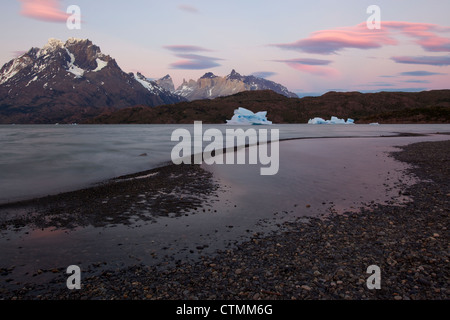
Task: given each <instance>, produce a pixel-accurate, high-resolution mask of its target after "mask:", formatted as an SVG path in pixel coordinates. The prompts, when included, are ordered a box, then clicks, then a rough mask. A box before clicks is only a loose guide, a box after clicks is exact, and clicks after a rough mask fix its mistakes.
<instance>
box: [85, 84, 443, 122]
mask: <svg viewBox="0 0 450 320" xmlns="http://www.w3.org/2000/svg"><path fill="white" fill-rule="evenodd" d="M238 107H244V108H247V109H249V110H252V111H253V112H258V111H267V112H268V116H267V117H268V119H269V120H270V121H273V122H274V123H307V122H308V120H309V119H310V118H314V117H322V118H330V117H331V116H336V117H339V118H345V119H346V118H352V119H354V120H355V122H356V123H370V122H380V123H450V90H433V91H423V92H379V93H359V92H328V93H326V94H324V95H322V96H320V97H304V98H287V97H285V96H283V95H280V94H277V93H275V92H273V91H270V90H263V91H245V92H241V93H238V94H235V95H232V96H228V97H221V98H216V99H213V100H197V101H192V102H181V103H177V104H173V105H164V106H157V107H153V108H150V107H145V106H137V107H132V108H125V109H121V110H118V111H115V112H105V113H103V114H102V115H100V116H98V117H95V118H92V119H91V120H89V121H86V123H91V124H119V123H120V124H133V123H134V124H144V123H148V124H156V123H193V121H203V122H204V123H225V122H226V120H227V119H231V117H232V115H233V112H234V110H235V109H237V108H238Z"/></svg>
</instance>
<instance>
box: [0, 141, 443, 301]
mask: <svg viewBox="0 0 450 320" xmlns="http://www.w3.org/2000/svg"><path fill="white" fill-rule="evenodd" d="M401 148H402V150H401V151H399V152H395V153H392V156H393V157H394V158H396V159H397V160H400V161H403V162H406V163H409V164H411V165H413V166H412V168H411V169H408V174H411V175H416V176H417V177H418V178H419V179H420V180H421V182H420V183H418V184H415V185H413V186H409V187H406V186H405V189H404V190H403V191H402V192H403V194H405V195H409V196H410V197H411V198H412V199H413V201H411V202H410V203H408V204H405V205H403V206H390V205H374V206H372V207H371V208H366V209H362V211H361V212H360V213H347V214H342V215H332V216H328V217H326V218H323V219H319V218H308V219H304V218H303V219H299V220H298V221H295V222H289V223H284V224H283V225H282V226H281V227H280V229H279V230H278V231H276V232H274V233H272V234H270V235H262V234H258V233H255V234H253V236H252V238H251V239H250V240H249V241H246V242H244V243H241V244H239V245H238V246H237V248H235V249H230V250H222V251H219V252H217V253H216V254H214V255H211V256H202V257H201V259H200V261H198V262H184V263H183V262H179V263H177V264H176V265H175V266H170V267H167V268H161V267H160V266H159V267H157V266H145V265H136V266H134V267H130V268H125V269H118V270H104V271H102V272H101V273H100V274H96V275H86V276H85V277H83V279H82V283H83V287H82V289H81V290H73V291H70V290H68V289H67V288H65V286H64V287H63V286H61V285H60V288H61V289H59V290H51V291H48V290H45V288H44V287H42V286H39V285H26V286H24V287H23V288H21V289H18V290H15V291H14V292H0V293H1V297H2V298H3V299H7V300H10V299H12V300H16V299H69V300H70V299H73V300H78V299H82V300H84V299H87V300H90V299H107V300H109V299H119V300H123V299H138V300H142V299H151V300H172V299H173V300H180V299H182V300H197V299H200V300H203V299H206V300H213V299H214V300H216V299H217V300H229V299H237V300H241V299H242V300H259V299H262V300H265V299H270V300H274V299H282V300H317V299H327V300H328V299H330V300H341V299H349V300H355V299H358V300H359V299H389V300H391V299H393V300H421V299H427V300H446V299H449V296H450V291H449V288H448V284H449V280H450V279H449V277H450V272H449V271H450V270H449V230H448V228H449V221H450V220H449V213H450V212H449V208H450V140H448V141H442V142H423V143H415V144H412V145H408V146H405V147H401ZM371 265H376V266H378V267H379V268H380V270H381V289H379V290H375V289H373V290H369V289H368V288H367V284H366V283H367V279H368V278H369V276H370V275H371V274H368V273H367V272H366V271H367V268H368V267H369V266H371ZM2 271H3V272H6V270H2ZM65 279H66V278H65V275H63V274H62V275H61V276H60V277H57V278H56V279H54V280H52V282H53V285H54V287H55V286H56V285H55V284H57V283H63V284H65Z"/></svg>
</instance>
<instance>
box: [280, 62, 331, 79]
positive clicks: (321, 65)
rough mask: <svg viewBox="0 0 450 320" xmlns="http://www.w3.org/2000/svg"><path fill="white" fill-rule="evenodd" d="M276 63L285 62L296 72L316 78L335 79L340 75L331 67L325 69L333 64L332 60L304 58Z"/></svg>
mask: <svg viewBox="0 0 450 320" xmlns="http://www.w3.org/2000/svg"><path fill="white" fill-rule="evenodd" d="M274 61H275V62H283V63H285V64H286V65H288V66H289V67H291V68H293V69H295V70H298V71H301V72H306V73H309V74H312V75H316V76H321V77H334V76H337V75H339V72H338V71H337V70H336V69H334V68H331V67H325V66H327V65H329V64H330V63H331V62H332V61H331V60H322V59H310V58H303V59H288V60H274Z"/></svg>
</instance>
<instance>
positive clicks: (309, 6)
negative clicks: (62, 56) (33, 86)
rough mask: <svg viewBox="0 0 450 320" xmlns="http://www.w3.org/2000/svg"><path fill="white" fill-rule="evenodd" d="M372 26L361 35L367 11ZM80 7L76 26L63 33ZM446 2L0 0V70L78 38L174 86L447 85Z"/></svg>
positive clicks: (317, 88) (449, 4)
mask: <svg viewBox="0 0 450 320" xmlns="http://www.w3.org/2000/svg"><path fill="white" fill-rule="evenodd" d="M374 4H375V5H377V6H378V7H379V8H380V12H381V28H380V29H369V28H368V27H367V20H368V18H369V17H370V16H371V14H370V13H367V8H368V7H369V6H370V5H374ZM70 5H77V6H78V7H79V8H80V9H81V18H82V23H81V29H80V30H70V29H68V28H67V26H66V20H67V17H68V15H67V13H66V11H67V8H68V7H69V6H70ZM449 12H450V1H448V0H427V1H422V0H421V1H416V0H390V1H384V0H378V1H374V0H371V1H365V0H343V1H334V0H315V1H299V0H295V1H294V0H278V1H266V0H239V1H237V0H228V1H216V0H185V1H183V0H181V1H176V0H165V1H161V0H158V1H153V0H128V1H116V0H69V1H65V0H5V1H2V3H1V11H0V25H1V28H2V33H1V36H0V37H1V43H2V46H1V49H0V64H1V65H3V64H4V63H6V62H8V61H9V60H10V59H12V58H14V57H16V56H17V55H20V54H21V53H22V52H24V51H27V50H28V49H30V48H31V47H42V46H43V45H44V44H45V43H46V42H47V40H48V39H49V38H57V39H60V40H67V39H68V38H69V37H76V38H88V39H90V40H92V41H93V42H94V43H95V44H96V45H98V46H100V48H101V49H102V52H103V53H105V54H109V55H110V56H112V57H113V58H115V59H116V60H117V62H118V64H119V65H120V66H121V67H122V69H123V70H124V71H126V72H136V71H139V72H141V73H143V74H144V75H145V76H147V77H149V78H160V77H163V76H164V75H166V74H170V75H171V76H172V78H173V79H174V82H175V86H178V85H180V84H181V82H182V81H183V78H186V79H191V78H192V79H197V78H199V77H200V76H202V75H203V74H204V73H206V72H213V73H214V74H216V75H221V76H224V75H227V74H229V73H230V72H231V70H232V69H235V70H236V71H238V72H239V73H241V74H243V75H250V74H254V75H258V76H261V77H265V78H267V79H269V80H273V81H276V82H279V83H281V84H283V85H285V86H286V87H287V88H288V89H289V90H291V91H293V92H296V93H297V94H299V95H300V96H302V95H306V94H311V93H314V94H321V93H324V92H327V91H330V90H337V91H363V92H367V91H381V90H405V91H420V90H430V89H448V88H449V84H450V81H449V80H450V19H449Z"/></svg>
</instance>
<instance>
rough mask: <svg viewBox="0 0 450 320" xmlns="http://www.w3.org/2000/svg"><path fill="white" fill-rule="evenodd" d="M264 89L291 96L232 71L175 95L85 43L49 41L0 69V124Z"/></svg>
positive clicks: (166, 80)
mask: <svg viewBox="0 0 450 320" xmlns="http://www.w3.org/2000/svg"><path fill="white" fill-rule="evenodd" d="M264 89H270V90H274V91H275V92H278V93H281V94H284V95H286V96H288V97H291V96H295V94H293V93H291V92H289V91H288V90H287V89H286V88H285V87H283V86H282V85H280V84H277V83H275V82H272V81H268V80H265V79H262V78H257V77H254V76H241V75H239V74H238V73H237V72H235V71H234V70H233V71H232V72H231V74H230V75H228V76H226V77H218V76H215V75H214V74H212V73H206V74H205V75H204V76H203V77H202V78H200V79H198V80H197V81H194V80H190V81H189V82H185V81H184V82H183V84H182V85H181V86H180V87H178V88H177V89H175V86H174V84H173V80H172V78H171V77H170V75H167V76H165V77H163V78H161V79H158V80H155V81H152V80H150V79H149V78H147V77H145V76H144V75H143V74H141V73H136V74H134V73H126V72H124V71H123V70H122V69H121V68H120V67H119V66H118V64H117V62H116V61H115V60H114V59H113V58H112V57H111V56H109V55H105V54H103V53H102V52H101V50H100V48H99V47H98V46H96V45H95V44H93V43H92V41H90V40H88V39H76V38H70V39H68V40H67V41H66V42H62V41H60V40H57V39H50V40H49V41H48V43H47V44H46V45H44V46H43V47H42V48H31V49H30V50H29V51H28V52H26V53H24V54H22V55H20V56H19V57H17V58H15V59H12V60H11V61H9V62H8V63H6V64H5V65H3V67H2V68H1V69H0V124H1V123H3V124H8V123H17V124H20V123H56V122H60V123H73V122H83V121H85V120H87V119H90V118H92V117H95V116H98V115H100V114H103V113H108V112H114V111H116V110H120V109H123V108H127V107H132V106H137V105H142V106H149V107H155V106H160V105H170V104H176V103H179V102H183V101H190V100H196V99H212V98H215V97H218V96H227V95H230V94H234V93H238V92H241V91H245V90H264Z"/></svg>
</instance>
